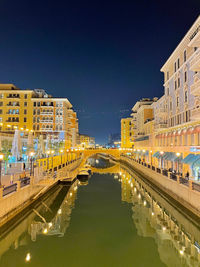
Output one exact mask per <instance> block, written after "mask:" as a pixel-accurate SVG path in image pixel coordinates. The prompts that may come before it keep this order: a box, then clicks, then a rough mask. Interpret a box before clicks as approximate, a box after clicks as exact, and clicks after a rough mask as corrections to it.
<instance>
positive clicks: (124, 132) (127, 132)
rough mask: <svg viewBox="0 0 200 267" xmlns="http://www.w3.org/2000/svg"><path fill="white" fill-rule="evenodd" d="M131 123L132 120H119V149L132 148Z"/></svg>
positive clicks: (132, 133)
mask: <svg viewBox="0 0 200 267" xmlns="http://www.w3.org/2000/svg"><path fill="white" fill-rule="evenodd" d="M133 135H134V131H133V122H132V118H123V119H121V147H122V148H132V147H133V144H134V143H133Z"/></svg>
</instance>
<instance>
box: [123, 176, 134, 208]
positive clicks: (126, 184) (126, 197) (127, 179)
mask: <svg viewBox="0 0 200 267" xmlns="http://www.w3.org/2000/svg"><path fill="white" fill-rule="evenodd" d="M131 183H132V178H131V176H130V174H128V173H126V174H123V175H122V177H121V199H122V201H125V202H128V203H131V202H132V194H131V189H132V188H131V186H130V184H131Z"/></svg>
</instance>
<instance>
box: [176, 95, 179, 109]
mask: <svg viewBox="0 0 200 267" xmlns="http://www.w3.org/2000/svg"><path fill="white" fill-rule="evenodd" d="M178 105H179V97H178V96H177V98H176V106H177V107H178Z"/></svg>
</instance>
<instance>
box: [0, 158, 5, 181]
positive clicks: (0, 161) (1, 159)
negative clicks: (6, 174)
mask: <svg viewBox="0 0 200 267" xmlns="http://www.w3.org/2000/svg"><path fill="white" fill-rule="evenodd" d="M3 158H4V154H0V186H2V184H1V163H2V161H3Z"/></svg>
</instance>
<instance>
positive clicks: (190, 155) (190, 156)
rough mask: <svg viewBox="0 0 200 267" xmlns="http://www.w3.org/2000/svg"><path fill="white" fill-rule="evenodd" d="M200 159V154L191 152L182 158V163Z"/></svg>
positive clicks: (190, 162) (191, 162)
mask: <svg viewBox="0 0 200 267" xmlns="http://www.w3.org/2000/svg"><path fill="white" fill-rule="evenodd" d="M198 159H200V155H195V154H189V155H187V156H186V157H185V158H184V159H183V160H182V163H185V164H193V163H194V162H195V161H197V160H198Z"/></svg>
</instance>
